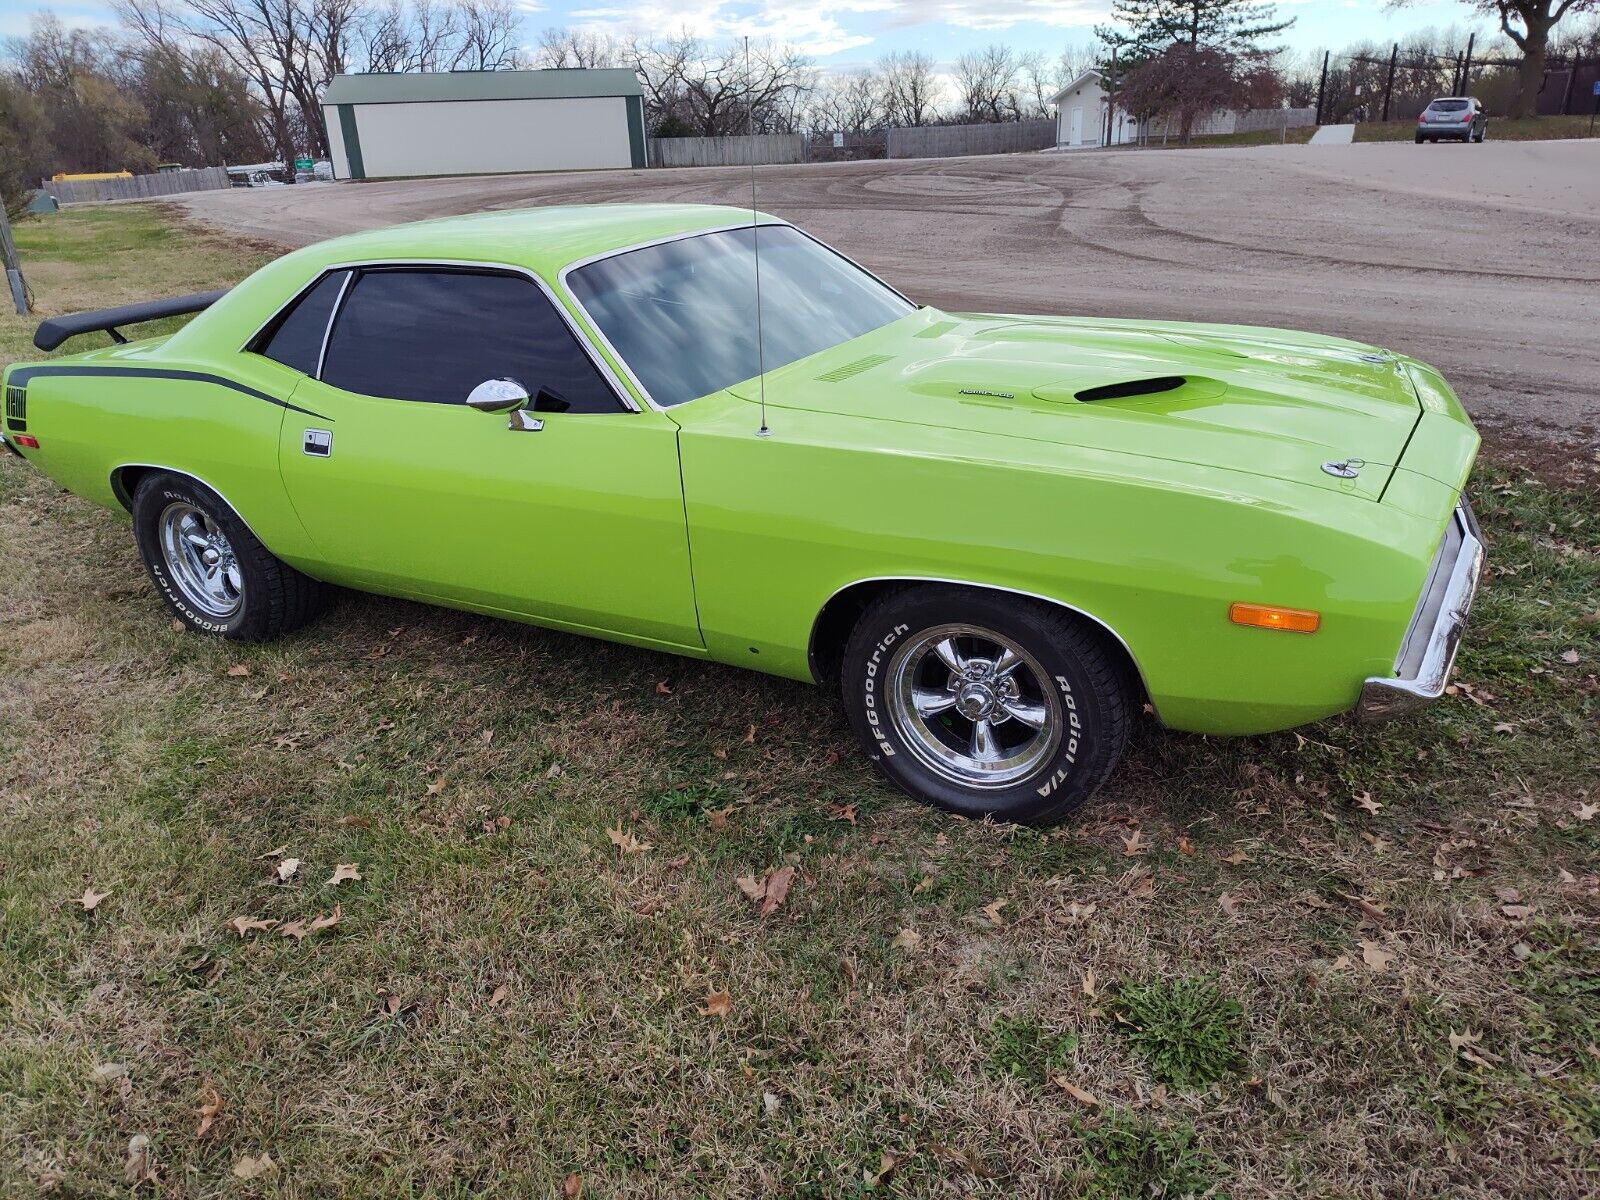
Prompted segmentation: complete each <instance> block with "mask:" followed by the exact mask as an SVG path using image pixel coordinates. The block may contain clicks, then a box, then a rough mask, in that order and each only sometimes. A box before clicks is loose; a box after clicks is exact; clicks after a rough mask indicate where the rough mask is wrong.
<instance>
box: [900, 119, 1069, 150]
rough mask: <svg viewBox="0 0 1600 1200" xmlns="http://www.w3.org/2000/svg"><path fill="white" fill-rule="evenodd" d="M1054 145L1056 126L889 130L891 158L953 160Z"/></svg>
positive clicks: (1049, 123)
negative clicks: (958, 157)
mask: <svg viewBox="0 0 1600 1200" xmlns="http://www.w3.org/2000/svg"><path fill="white" fill-rule="evenodd" d="M1055 144H1056V123H1055V120H1054V119H1053V118H1050V117H1041V118H1037V119H1035V120H1031V121H999V122H992V123H989V124H984V125H925V126H922V127H921V128H915V129H891V130H889V157H890V158H954V157H956V156H958V155H963V154H1015V153H1017V152H1019V151H1026V150H1044V149H1046V148H1047V147H1050V146H1054V145H1055Z"/></svg>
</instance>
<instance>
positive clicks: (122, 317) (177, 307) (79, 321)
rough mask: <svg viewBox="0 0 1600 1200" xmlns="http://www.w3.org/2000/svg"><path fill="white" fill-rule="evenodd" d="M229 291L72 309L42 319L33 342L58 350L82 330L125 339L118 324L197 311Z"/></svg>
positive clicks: (154, 319) (42, 347) (116, 339)
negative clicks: (106, 306) (114, 306)
mask: <svg viewBox="0 0 1600 1200" xmlns="http://www.w3.org/2000/svg"><path fill="white" fill-rule="evenodd" d="M227 294H228V289H227V288H223V289H222V290H221V291H220V292H199V293H197V294H195V295H193V296H174V297H172V298H171V299H170V300H146V301H145V302H144V303H143V304H124V305H123V306H122V307H121V308H102V309H97V310H96V311H94V312H82V313H70V314H68V315H67V316H64V317H51V318H50V319H49V320H48V321H43V322H41V323H40V325H39V328H38V329H37V330H35V331H34V334H33V344H34V345H35V346H37V347H38V348H39V349H41V350H54V349H55V348H56V347H57V346H59V345H61V343H62V342H64V341H66V340H67V339H68V338H69V337H77V335H78V334H80V333H94V332H95V331H97V330H101V329H103V330H105V331H106V332H107V333H109V334H110V335H111V337H112V339H113V340H114V341H118V342H125V341H127V340H128V339H127V338H125V337H123V336H122V333H121V331H120V330H119V329H118V328H117V326H119V325H138V324H139V323H141V322H143V321H159V320H160V319H161V318H162V317H177V316H182V315H183V314H184V313H197V312H200V311H201V310H202V309H207V308H210V307H211V306H212V305H213V304H215V303H216V302H217V301H218V300H221V299H222V298H223V297H224V296H226V295H227Z"/></svg>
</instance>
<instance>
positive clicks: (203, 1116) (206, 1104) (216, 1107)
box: [194, 1083, 225, 1138]
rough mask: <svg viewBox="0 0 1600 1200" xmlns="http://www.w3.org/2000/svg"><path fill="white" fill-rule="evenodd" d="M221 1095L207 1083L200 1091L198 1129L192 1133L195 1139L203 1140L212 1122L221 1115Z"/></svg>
mask: <svg viewBox="0 0 1600 1200" xmlns="http://www.w3.org/2000/svg"><path fill="white" fill-rule="evenodd" d="M224 1107H225V1106H224V1104H223V1100H222V1093H221V1092H219V1091H217V1089H216V1088H214V1087H212V1086H211V1085H210V1084H209V1083H208V1084H206V1085H205V1087H203V1088H201V1089H200V1128H199V1129H196V1130H195V1131H194V1135H195V1137H197V1138H203V1137H205V1135H206V1131H207V1130H208V1129H210V1128H211V1124H212V1122H213V1121H215V1120H216V1119H217V1117H218V1116H219V1115H220V1114H221V1113H222V1110H223V1108H224Z"/></svg>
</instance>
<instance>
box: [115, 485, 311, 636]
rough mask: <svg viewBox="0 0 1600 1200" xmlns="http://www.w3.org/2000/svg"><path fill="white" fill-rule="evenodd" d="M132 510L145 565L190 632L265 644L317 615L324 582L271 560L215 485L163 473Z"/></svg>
mask: <svg viewBox="0 0 1600 1200" xmlns="http://www.w3.org/2000/svg"><path fill="white" fill-rule="evenodd" d="M132 507H133V534H134V539H135V540H136V541H137V542H138V544H139V554H140V557H142V558H143V559H144V565H145V570H146V571H148V572H149V573H150V579H151V581H152V582H153V583H154V584H155V585H156V591H158V592H160V593H161V596H162V599H164V600H165V601H166V602H167V606H168V607H169V608H170V609H171V610H172V611H173V613H174V615H176V616H177V618H178V620H180V621H181V622H183V623H184V624H185V625H187V626H188V627H189V628H190V629H193V630H195V631H196V632H198V633H209V634H212V635H214V636H217V637H223V638H227V639H228V640H230V641H238V642H262V641H267V640H270V639H272V638H275V637H279V636H281V635H282V634H285V633H288V632H289V631H291V630H292V629H294V628H296V627H297V626H299V625H302V624H304V623H305V622H306V621H308V620H310V619H311V618H312V616H314V615H315V613H316V610H317V608H318V607H319V604H320V600H321V585H319V584H318V583H317V582H316V580H314V579H310V578H308V577H307V576H305V575H302V574H301V573H300V572H299V571H296V570H295V569H294V568H293V567H291V566H289V565H288V564H287V563H284V562H281V561H280V560H278V559H277V558H275V557H273V555H272V553H271V552H270V551H268V550H267V548H266V547H265V546H263V545H262V544H261V542H260V541H259V540H258V539H257V538H256V536H255V534H254V533H252V532H251V531H250V527H249V526H248V525H246V524H245V523H244V521H243V520H241V519H240V518H239V515H238V514H237V513H235V512H234V511H233V509H231V508H229V507H228V505H227V502H226V501H224V500H223V499H222V497H221V496H219V495H217V494H216V493H215V492H213V491H212V490H211V489H210V488H208V487H206V486H204V485H203V484H200V483H198V482H196V481H195V480H193V479H189V478H188V477H186V476H182V475H175V474H170V473H168V472H164V471H163V472H158V473H156V474H152V475H147V476H145V478H143V479H142V480H140V481H139V486H138V487H137V488H136V489H135V490H134V494H133V506H132Z"/></svg>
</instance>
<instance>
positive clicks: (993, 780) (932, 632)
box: [841, 584, 1133, 825]
mask: <svg viewBox="0 0 1600 1200" xmlns="http://www.w3.org/2000/svg"><path fill="white" fill-rule="evenodd" d="M841 686H842V688H843V692H844V703H845V709H846V711H847V712H848V713H849V716H850V722H851V725H852V726H853V727H854V728H855V730H856V733H857V735H858V736H859V737H860V738H861V741H862V744H863V745H864V746H865V747H866V750H867V754H868V755H869V756H870V757H871V758H872V760H873V762H874V763H876V764H877V766H878V769H879V770H880V771H882V772H883V774H884V775H885V776H886V777H887V778H888V779H889V780H890V781H891V782H893V783H894V784H896V785H897V786H899V787H900V788H902V789H904V790H905V791H906V792H908V793H909V794H910V795H912V796H914V797H916V798H917V799H919V800H923V801H925V802H927V803H929V804H933V805H937V806H938V807H940V808H944V809H948V810H950V811H951V812H956V813H961V814H962V815H964V816H968V817H985V816H992V817H994V818H995V819H997V820H1002V821H1015V822H1018V823H1020V824H1026V825H1040V824H1047V823H1049V822H1051V821H1056V820H1060V819H1061V818H1062V817H1064V816H1066V815H1067V814H1068V813H1070V812H1071V811H1073V810H1074V809H1075V808H1077V807H1078V806H1079V805H1081V804H1083V802H1084V801H1086V800H1087V799H1088V798H1089V797H1090V796H1091V795H1093V793H1094V792H1095V790H1096V789H1098V788H1099V787H1100V785H1101V784H1102V783H1103V782H1105V779H1106V777H1107V776H1108V775H1109V774H1110V773H1111V769H1112V768H1113V767H1114V766H1115V765H1116V763H1117V760H1118V758H1120V757H1121V755H1122V749H1123V746H1124V744H1125V743H1126V741H1127V736H1128V723H1129V720H1130V709H1131V707H1132V705H1131V696H1132V691H1133V689H1132V687H1131V681H1130V680H1129V678H1128V673H1127V669H1126V667H1125V665H1124V663H1123V660H1122V658H1121V656H1120V655H1118V654H1117V653H1116V652H1115V651H1114V649H1113V648H1112V647H1110V646H1108V645H1107V643H1106V639H1105V638H1104V636H1103V633H1102V632H1101V631H1100V630H1098V629H1096V628H1094V627H1093V626H1092V625H1090V624H1089V623H1088V622H1086V621H1084V620H1083V619H1081V618H1078V617H1076V616H1074V615H1073V614H1071V613H1069V612H1065V611H1063V610H1061V609H1056V608H1053V607H1051V606H1049V605H1047V604H1044V603H1042V602H1039V601H1034V600H1029V599H1026V598H1024V597H1017V596H1010V595H1007V594H1005V593H999V592H988V591H983V590H981V589H976V588H963V587H956V586H952V585H945V584H928V585H919V586H913V587H906V588H904V589H901V590H898V591H895V592H891V593H889V594H887V595H884V596H882V597H880V598H879V599H878V600H876V601H875V602H874V603H873V604H871V605H870V606H868V608H867V609H866V611H865V612H863V613H862V615H861V618H860V620H859V621H858V622H857V624H856V627H855V630H854V632H853V633H852V634H851V635H850V640H849V642H848V643H847V645H846V646H845V652H844V662H843V670H842V671H841Z"/></svg>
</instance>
